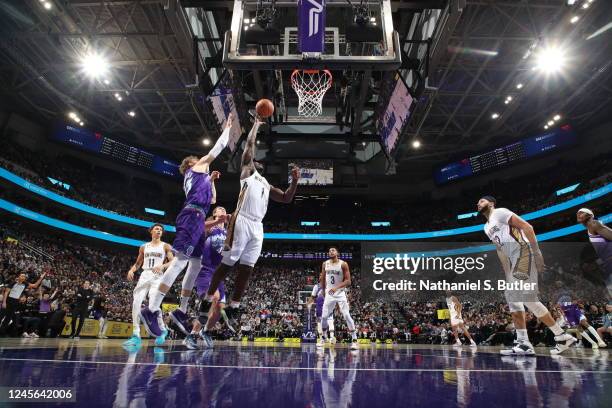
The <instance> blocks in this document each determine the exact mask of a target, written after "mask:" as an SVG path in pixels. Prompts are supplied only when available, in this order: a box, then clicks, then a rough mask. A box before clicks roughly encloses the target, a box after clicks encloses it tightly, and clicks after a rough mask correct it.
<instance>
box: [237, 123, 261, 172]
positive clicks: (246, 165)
mask: <svg viewBox="0 0 612 408" xmlns="http://www.w3.org/2000/svg"><path fill="white" fill-rule="evenodd" d="M263 123H264V122H263V121H261V119H259V117H256V118H255V123H253V127H252V128H251V131H250V132H249V135H248V136H247V140H246V144H245V145H244V151H243V152H242V162H241V163H242V172H241V174H240V178H241V179H245V178H247V177H249V176H250V175H251V174H253V172H254V171H255V163H253V159H254V158H255V145H256V141H257V132H258V131H259V127H260V126H261V125H263Z"/></svg>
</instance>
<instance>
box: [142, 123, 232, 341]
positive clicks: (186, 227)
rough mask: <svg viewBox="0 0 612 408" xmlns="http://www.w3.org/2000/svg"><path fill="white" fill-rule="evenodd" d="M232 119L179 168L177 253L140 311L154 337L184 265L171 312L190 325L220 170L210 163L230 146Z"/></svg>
mask: <svg viewBox="0 0 612 408" xmlns="http://www.w3.org/2000/svg"><path fill="white" fill-rule="evenodd" d="M232 120H233V116H232V115H231V114H230V116H229V117H228V119H227V122H226V124H225V130H224V131H223V133H222V134H221V136H220V137H219V139H218V140H217V142H216V143H215V145H214V146H213V148H212V149H210V151H209V152H208V154H207V155H206V156H203V157H202V158H200V159H198V158H197V157H196V156H188V157H186V158H184V159H183V162H182V163H181V166H180V169H179V170H180V172H181V174H183V175H184V181H183V190H184V191H185V197H186V198H185V204H184V206H183V209H182V210H181V212H180V213H179V215H178V216H177V217H176V237H175V239H174V242H173V243H172V250H173V251H174V253H175V255H176V256H175V258H174V259H173V261H172V263H171V264H170V267H169V268H168V269H167V270H166V273H164V276H163V277H162V281H161V283H160V284H159V289H158V291H157V292H156V293H155V294H154V295H153V296H151V297H150V298H149V307H146V308H144V309H142V311H141V313H140V315H141V317H142V319H143V323H144V325H145V327H146V328H147V331H148V332H149V333H151V334H152V335H154V336H159V335H161V333H162V332H161V329H160V327H159V325H158V323H157V317H158V315H159V314H160V306H161V303H162V301H163V299H164V296H166V293H168V291H169V290H170V287H171V286H172V284H173V283H174V281H175V280H176V278H177V276H178V275H179V273H181V271H182V270H183V269H185V267H187V272H185V276H184V277H183V284H182V288H181V306H180V309H177V310H175V311H174V312H173V313H172V315H171V317H172V319H173V320H175V321H177V320H178V321H179V322H180V323H181V324H182V325H183V326H185V325H186V324H187V322H186V320H187V315H186V314H185V311H186V309H187V305H188V304H189V298H190V297H191V291H192V289H193V286H194V283H195V279H196V277H197V276H198V273H200V269H201V268H202V263H201V258H202V250H203V249H204V242H205V241H206V233H205V230H204V229H205V224H204V220H205V219H206V214H207V213H208V209H209V208H210V205H211V204H212V203H213V201H214V200H213V198H214V197H213V195H214V180H215V178H217V177H218V176H219V173H218V172H213V173H212V174H211V175H209V174H208V171H209V168H210V164H211V163H212V162H213V161H214V160H215V158H217V156H219V154H221V152H222V151H223V149H224V148H225V146H227V143H228V141H229V134H230V129H231V126H232Z"/></svg>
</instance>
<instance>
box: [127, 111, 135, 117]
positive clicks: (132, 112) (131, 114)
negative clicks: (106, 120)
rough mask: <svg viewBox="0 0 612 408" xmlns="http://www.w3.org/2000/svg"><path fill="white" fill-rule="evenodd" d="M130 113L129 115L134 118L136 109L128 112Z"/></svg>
mask: <svg viewBox="0 0 612 408" xmlns="http://www.w3.org/2000/svg"><path fill="white" fill-rule="evenodd" d="M128 115H129V116H130V117H132V118H133V117H134V116H136V112H134V111H129V112H128Z"/></svg>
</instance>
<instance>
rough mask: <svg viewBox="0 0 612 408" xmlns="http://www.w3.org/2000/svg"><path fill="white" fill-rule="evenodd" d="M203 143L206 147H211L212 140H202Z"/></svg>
mask: <svg viewBox="0 0 612 408" xmlns="http://www.w3.org/2000/svg"><path fill="white" fill-rule="evenodd" d="M202 143H203V144H204V146H210V139H209V138H206V139H204V140H202Z"/></svg>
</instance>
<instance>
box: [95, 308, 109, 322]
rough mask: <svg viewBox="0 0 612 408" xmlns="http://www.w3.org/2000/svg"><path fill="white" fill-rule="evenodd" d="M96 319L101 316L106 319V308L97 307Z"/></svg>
mask: <svg viewBox="0 0 612 408" xmlns="http://www.w3.org/2000/svg"><path fill="white" fill-rule="evenodd" d="M93 318H94V320H100V319H101V318H105V319H106V310H104V309H96V310H94V311H93Z"/></svg>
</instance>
